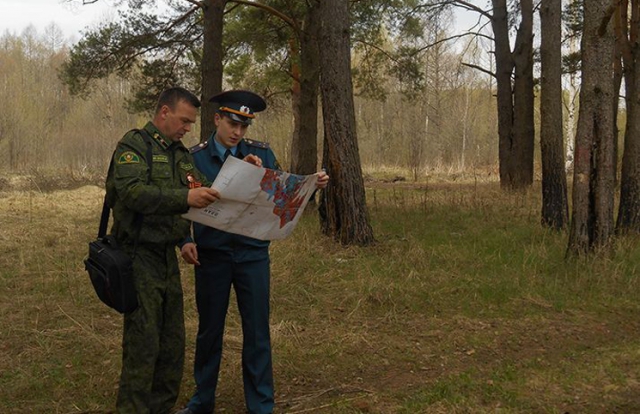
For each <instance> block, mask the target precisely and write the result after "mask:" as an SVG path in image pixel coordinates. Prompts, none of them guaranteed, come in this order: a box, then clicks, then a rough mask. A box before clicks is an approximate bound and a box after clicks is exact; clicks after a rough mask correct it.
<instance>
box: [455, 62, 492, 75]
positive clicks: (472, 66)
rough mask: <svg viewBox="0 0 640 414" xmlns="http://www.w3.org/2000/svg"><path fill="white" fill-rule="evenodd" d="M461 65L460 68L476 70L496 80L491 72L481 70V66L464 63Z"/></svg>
mask: <svg viewBox="0 0 640 414" xmlns="http://www.w3.org/2000/svg"><path fill="white" fill-rule="evenodd" d="M461 65H462V66H466V67H468V68H472V69H477V70H479V71H480V72H483V73H486V74H487V75H489V76H491V77H493V78H496V74H495V73H493V72H491V71H490V70H487V69H485V68H483V67H481V66H478V65H474V64H472V63H464V62H462V63H461Z"/></svg>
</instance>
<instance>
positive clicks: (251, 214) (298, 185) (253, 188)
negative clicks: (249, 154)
mask: <svg viewBox="0 0 640 414" xmlns="http://www.w3.org/2000/svg"><path fill="white" fill-rule="evenodd" d="M317 181H318V176H317V175H316V174H312V175H296V174H291V173H287V172H284V171H278V170H272V169H268V168H262V167H257V166H255V165H252V164H250V163H248V162H245V161H242V160H240V159H237V158H234V157H228V158H227V160H226V161H225V163H224V165H223V166H222V169H221V170H220V173H219V174H218V176H217V177H216V179H215V181H214V182H213V185H212V187H214V188H216V189H217V190H218V191H219V192H220V196H221V198H220V200H218V201H216V202H214V203H212V204H210V205H209V206H207V207H205V208H190V209H189V211H188V212H187V213H186V214H184V215H183V217H184V218H186V219H189V220H192V221H195V222H198V223H201V224H204V225H206V226H211V227H215V228H216V229H219V230H224V231H227V232H230V233H235V234H241V235H244V236H249V237H252V238H254V239H259V240H277V239H283V238H285V237H287V236H288V235H289V234H291V232H292V231H293V229H294V227H295V226H296V224H297V223H298V220H299V219H300V216H301V215H302V212H303V210H304V208H305V207H306V205H307V203H308V202H309V198H310V197H311V195H312V194H313V192H314V191H315V190H316V183H317Z"/></svg>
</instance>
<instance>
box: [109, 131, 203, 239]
mask: <svg viewBox="0 0 640 414" xmlns="http://www.w3.org/2000/svg"><path fill="white" fill-rule="evenodd" d="M144 129H145V130H146V131H147V132H148V133H149V135H150V136H151V137H152V140H151V141H152V154H153V163H152V165H153V167H152V174H151V183H150V184H147V180H148V176H149V167H148V164H147V159H146V157H147V144H146V143H145V141H144V139H143V138H142V135H141V132H140V131H137V130H132V131H129V132H128V133H127V134H126V135H125V136H124V137H123V138H122V139H121V140H120V142H118V145H117V147H116V151H115V154H114V158H113V170H112V171H110V172H109V176H108V177H107V185H106V187H107V199H108V200H109V204H110V205H111V207H112V209H113V218H114V223H113V228H112V229H111V232H112V234H114V235H115V237H116V238H117V240H118V241H120V242H121V243H125V244H133V243H134V241H135V237H136V230H137V226H138V225H137V224H136V214H137V213H140V214H142V216H143V222H142V227H141V229H140V236H139V243H141V244H164V245H166V244H177V242H178V241H181V240H182V239H184V238H185V237H186V236H187V235H188V234H189V222H188V221H187V220H185V219H183V218H182V217H181V216H180V215H181V214H182V213H185V212H186V211H187V210H188V209H189V206H188V205H187V195H188V192H189V187H188V185H189V182H190V181H191V182H194V181H195V182H196V183H202V184H203V185H207V184H209V183H208V182H207V180H206V178H204V176H203V175H202V174H200V172H199V171H198V170H197V169H196V168H195V163H194V162H193V158H192V156H191V154H189V150H188V149H187V148H186V147H185V146H184V145H183V144H182V142H180V141H178V142H173V141H170V140H168V139H166V138H165V137H164V136H163V135H162V133H160V131H158V129H157V128H156V127H155V125H153V123H151V122H148V123H147V125H145V127H144Z"/></svg>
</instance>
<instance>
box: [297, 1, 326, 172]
mask: <svg viewBox="0 0 640 414" xmlns="http://www.w3.org/2000/svg"><path fill="white" fill-rule="evenodd" d="M319 25H320V20H319V18H318V6H317V3H315V2H311V3H310V5H309V8H308V12H307V15H306V16H305V21H304V25H303V29H302V32H301V33H300V71H299V77H298V79H297V80H296V81H295V82H296V83H297V85H296V86H294V90H295V89H296V88H297V90H298V93H297V94H296V93H295V92H294V93H293V95H294V96H295V99H294V130H293V137H292V140H291V170H290V171H291V172H293V173H296V174H313V173H314V172H316V171H317V170H318V89H319V84H320V64H319V59H320V49H319V45H318V30H319Z"/></svg>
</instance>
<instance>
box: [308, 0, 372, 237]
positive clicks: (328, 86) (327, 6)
mask: <svg viewBox="0 0 640 414" xmlns="http://www.w3.org/2000/svg"><path fill="white" fill-rule="evenodd" d="M320 16H321V17H320V18H321V22H322V32H321V33H322V42H321V44H322V45H323V47H322V48H321V50H320V68H321V69H320V70H321V83H320V85H321V91H322V109H323V119H324V151H323V161H324V162H323V164H324V165H325V166H326V169H327V173H328V174H329V176H330V177H331V182H330V184H329V186H328V187H327V190H326V191H323V192H322V197H321V201H320V210H321V215H320V216H321V220H322V222H321V224H322V229H323V232H324V233H325V234H327V235H329V236H332V237H333V238H335V239H336V240H338V241H339V242H341V243H343V244H357V245H368V244H370V243H372V242H373V241H374V237H373V229H372V228H371V226H370V224H369V218H368V213H367V204H366V198H365V191H364V180H363V178H362V168H361V165H360V156H359V153H358V140H357V136H356V121H355V109H354V103H353V84H352V81H351V51H350V39H349V3H348V2H346V1H344V0H322V1H321V2H320Z"/></svg>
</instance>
